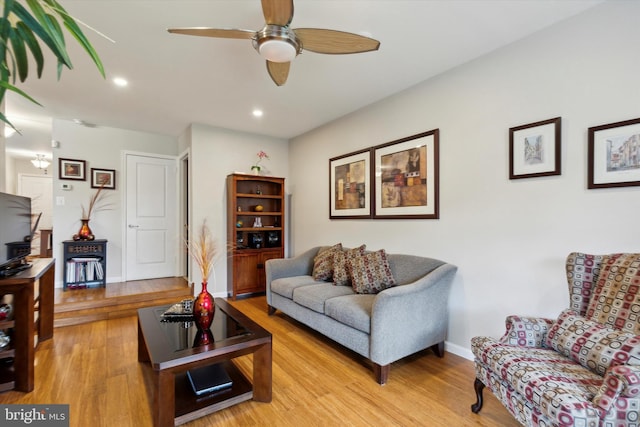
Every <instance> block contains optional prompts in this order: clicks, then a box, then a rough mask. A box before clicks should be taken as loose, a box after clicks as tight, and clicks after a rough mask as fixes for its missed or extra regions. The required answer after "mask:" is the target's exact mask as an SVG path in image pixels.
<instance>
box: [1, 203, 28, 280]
mask: <svg viewBox="0 0 640 427" xmlns="http://www.w3.org/2000/svg"><path fill="white" fill-rule="evenodd" d="M32 237H33V233H32V229H31V199H30V198H29V197H23V196H17V195H15V194H7V193H0V277H4V276H10V275H12V274H15V273H17V272H18V271H20V270H23V269H24V268H26V267H28V266H29V264H27V263H26V258H27V256H28V255H29V254H30V253H31V238H32Z"/></svg>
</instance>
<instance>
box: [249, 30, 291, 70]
mask: <svg viewBox="0 0 640 427" xmlns="http://www.w3.org/2000/svg"><path fill="white" fill-rule="evenodd" d="M252 41H253V47H254V48H255V50H257V51H258V53H260V55H261V56H262V57H263V58H265V59H267V60H268V61H271V62H291V61H292V60H293V59H294V58H295V57H296V56H297V55H299V54H300V53H302V43H300V40H299V39H298V37H296V33H295V32H294V31H293V30H292V29H291V28H289V27H288V26H280V25H270V24H267V25H265V26H264V28H263V29H262V30H260V31H258V32H256V35H255V37H253V38H252Z"/></svg>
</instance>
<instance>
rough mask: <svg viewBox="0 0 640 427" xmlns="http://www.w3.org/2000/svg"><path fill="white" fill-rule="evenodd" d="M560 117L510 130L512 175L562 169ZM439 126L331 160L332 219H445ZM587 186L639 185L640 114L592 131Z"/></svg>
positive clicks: (526, 175) (547, 173) (530, 175)
mask: <svg viewBox="0 0 640 427" xmlns="http://www.w3.org/2000/svg"><path fill="white" fill-rule="evenodd" d="M561 134H562V132H561V118H560V117H555V118H553V119H549V120H543V121H539V122H535V123H530V124H527V125H522V126H516V127H512V128H510V129H509V179H521V178H533V177H543V176H550V175H560V174H561V169H560V163H561V153H562V150H561ZM438 144H439V129H434V130H431V131H428V132H423V133H420V134H417V135H412V136H409V137H406V138H402V139H398V140H396V141H392V142H389V143H386V144H382V145H378V146H375V147H371V148H366V149H364V150H360V151H356V152H352V153H349V154H345V155H342V156H338V157H334V158H332V159H329V189H330V191H329V193H330V194H329V199H330V200H329V218H331V219H340V218H373V219H396V218H398V219H412V218H415V219H437V218H439V201H438V200H439V195H438V194H439V149H438ZM587 167H588V172H587V181H588V184H587V187H588V188H589V189H596V188H611V187H628V186H640V118H638V119H633V120H626V121H622V122H616V123H610V124H606V125H601V126H594V127H590V128H589V129H588V166H587Z"/></svg>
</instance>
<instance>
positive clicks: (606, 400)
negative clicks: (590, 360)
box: [593, 365, 640, 416]
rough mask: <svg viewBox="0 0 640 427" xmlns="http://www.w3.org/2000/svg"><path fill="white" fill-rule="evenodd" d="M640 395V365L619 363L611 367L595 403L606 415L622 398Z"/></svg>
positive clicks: (594, 400)
mask: <svg viewBox="0 0 640 427" xmlns="http://www.w3.org/2000/svg"><path fill="white" fill-rule="evenodd" d="M638 395H640V366H634V365H618V366H613V367H611V368H609V369H608V370H607V372H606V374H605V375H604V380H603V381H602V385H601V386H600V389H599V390H598V393H596V395H595V397H594V398H593V404H594V406H595V407H596V408H598V410H599V411H601V414H602V415H603V416H604V414H606V413H607V412H609V410H610V409H611V408H613V406H614V404H615V402H616V401H617V400H618V399H620V398H626V397H637V396H638Z"/></svg>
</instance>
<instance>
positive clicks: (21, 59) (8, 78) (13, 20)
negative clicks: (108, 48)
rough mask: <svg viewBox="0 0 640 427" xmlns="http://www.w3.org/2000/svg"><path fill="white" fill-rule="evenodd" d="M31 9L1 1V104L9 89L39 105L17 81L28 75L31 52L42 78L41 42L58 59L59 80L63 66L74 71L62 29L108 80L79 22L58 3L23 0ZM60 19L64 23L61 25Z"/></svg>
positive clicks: (0, 116)
mask: <svg viewBox="0 0 640 427" xmlns="http://www.w3.org/2000/svg"><path fill="white" fill-rule="evenodd" d="M24 2H26V4H27V6H28V9H27V8H26V7H25V6H23V5H22V3H21V2H20V1H18V0H0V7H1V8H2V17H1V18H0V60H1V61H2V62H1V63H0V104H1V103H2V101H3V100H4V96H5V94H6V91H7V90H10V91H12V92H15V93H18V94H19V95H21V96H23V97H25V98H27V99H29V100H30V101H31V102H34V103H35V104H38V105H40V103H39V102H37V101H36V100H35V99H33V98H32V97H31V96H29V95H28V94H27V93H25V92H24V91H22V90H20V89H18V88H17V87H16V86H15V85H16V79H20V82H24V81H25V80H26V79H27V77H28V75H29V58H28V52H31V56H32V57H33V59H34V60H35V63H36V73H37V76H38V78H40V77H42V70H43V69H44V55H43V53H42V48H41V46H40V43H44V44H45V45H46V47H47V48H49V50H50V51H51V52H52V53H53V54H54V55H55V56H56V58H57V60H58V79H60V75H61V74H62V67H63V66H65V67H67V68H68V69H72V68H73V65H72V64H71V59H70V58H69V54H68V53H67V47H66V44H65V40H64V32H63V30H62V28H63V26H64V28H65V29H66V31H67V32H68V33H69V34H71V35H72V36H73V37H74V38H75V39H76V40H77V41H78V43H79V44H80V45H81V46H82V47H83V48H84V50H85V51H86V52H87V54H89V56H90V57H91V59H92V60H93V62H94V63H95V64H96V67H97V68H98V71H99V72H100V74H101V75H102V77H103V78H104V77H105V73H104V67H103V65H102V61H101V60H100V58H99V56H98V54H97V53H96V51H95V49H94V48H93V46H92V45H91V43H90V42H89V40H88V39H87V38H86V37H85V35H84V33H83V32H82V30H81V29H80V27H79V26H78V24H77V23H76V21H75V20H74V19H73V18H72V17H71V16H70V15H69V14H68V13H67V11H66V10H65V9H64V8H63V7H62V5H60V3H58V2H57V1H56V0H24ZM59 20H60V21H61V22H62V25H61V24H60V22H59ZM0 120H1V121H3V122H5V123H6V124H8V125H9V126H11V127H12V128H14V129H15V127H14V126H13V125H12V124H11V122H10V121H9V120H8V119H7V118H6V117H5V115H4V114H2V112H0Z"/></svg>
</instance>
